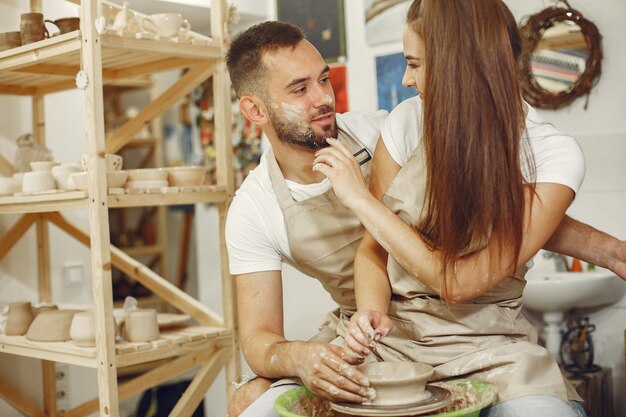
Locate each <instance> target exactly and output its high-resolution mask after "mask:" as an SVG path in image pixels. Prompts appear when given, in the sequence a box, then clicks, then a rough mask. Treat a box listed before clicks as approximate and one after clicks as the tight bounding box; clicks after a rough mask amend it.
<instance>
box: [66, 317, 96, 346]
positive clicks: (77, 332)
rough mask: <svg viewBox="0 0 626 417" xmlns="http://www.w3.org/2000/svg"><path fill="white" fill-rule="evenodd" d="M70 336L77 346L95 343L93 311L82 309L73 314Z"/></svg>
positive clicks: (93, 344)
mask: <svg viewBox="0 0 626 417" xmlns="http://www.w3.org/2000/svg"><path fill="white" fill-rule="evenodd" d="M70 337H71V338H72V340H73V341H74V342H75V343H76V344H77V345H78V346H85V347H88V346H95V345H96V332H95V326H94V320H93V311H82V312H80V313H76V314H74V318H73V319H72V324H71V325H70Z"/></svg>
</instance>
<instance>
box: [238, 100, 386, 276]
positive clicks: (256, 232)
mask: <svg viewBox="0 0 626 417" xmlns="http://www.w3.org/2000/svg"><path fill="white" fill-rule="evenodd" d="M387 115H388V113H387V112H386V111H384V110H379V111H377V112H374V113H371V112H349V113H344V114H338V115H337V126H338V127H339V128H341V129H343V130H344V131H345V132H346V133H348V134H349V135H350V136H352V138H354V139H355V140H356V141H357V142H359V143H360V144H361V145H363V146H364V147H365V148H367V150H368V151H369V152H370V154H373V153H374V148H375V147H376V142H377V140H378V137H379V134H380V126H381V125H382V123H383V121H384V120H385V119H386V118H387ZM287 187H288V188H289V190H290V191H291V195H292V196H293V198H294V200H296V201H304V200H306V199H308V198H311V197H315V196H318V195H320V194H323V193H325V192H326V191H328V190H329V189H330V188H331V185H330V181H329V180H328V179H325V180H324V181H322V182H319V183H316V184H307V185H303V184H298V183H296V182H293V181H287ZM226 244H227V247H228V257H229V264H230V272H231V274H233V275H240V274H249V273H253V272H261V271H274V270H281V269H282V264H283V262H286V263H289V264H291V265H293V264H294V261H293V258H292V257H291V252H290V250H289V244H288V241H287V232H286V229H285V223H284V219H283V213H282V211H281V210H280V206H279V205H278V200H277V199H276V194H275V193H274V188H273V187H272V181H271V180H270V176H269V170H268V163H267V151H266V152H264V153H263V155H262V156H261V161H260V163H259V166H258V167H256V168H255V169H254V170H252V171H251V172H250V174H249V175H248V177H247V178H246V179H245V181H244V182H243V184H241V187H240V188H239V190H237V192H236V193H235V198H234V199H233V201H232V204H231V206H230V209H229V210H228V217H227V219H226Z"/></svg>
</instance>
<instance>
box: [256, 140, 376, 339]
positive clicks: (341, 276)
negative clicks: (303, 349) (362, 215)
mask: <svg viewBox="0 0 626 417" xmlns="http://www.w3.org/2000/svg"><path fill="white" fill-rule="evenodd" d="M338 140H339V141H340V142H341V143H342V144H343V145H345V146H346V147H347V148H348V149H349V150H350V152H352V153H353V154H354V153H356V152H358V151H360V150H361V149H363V146H361V145H360V144H359V143H357V142H356V141H355V140H354V139H353V138H352V137H350V136H349V135H348V134H347V133H346V132H344V131H343V130H341V129H339V134H338ZM268 163H269V174H270V179H271V181H272V186H273V188H274V192H275V193H276V197H277V199H278V204H279V206H280V209H281V210H282V212H283V217H284V222H285V229H286V231H287V240H288V243H289V250H290V251H291V256H292V258H293V259H294V261H295V265H294V266H295V267H296V268H297V269H298V270H300V271H301V272H303V273H305V274H307V275H309V276H311V277H313V278H316V279H317V280H319V281H320V283H321V284H322V286H323V287H324V289H325V290H326V291H327V292H328V293H329V294H330V296H331V297H332V299H333V300H334V301H335V302H336V303H337V305H338V306H339V309H338V310H336V311H334V312H332V313H330V314H329V315H328V317H327V321H326V322H325V323H324V324H323V325H322V326H321V327H320V333H319V334H318V335H316V337H315V338H314V339H312V340H314V341H319V342H325V343H329V342H331V341H332V340H333V339H335V337H336V333H335V329H336V327H337V323H338V321H339V317H342V318H346V319H349V317H351V316H352V314H353V313H354V312H355V311H356V301H355V297H354V281H353V271H354V268H353V265H354V257H355V255H356V250H357V248H358V246H359V243H360V242H361V238H362V237H363V232H364V228H363V225H362V224H361V222H360V221H359V219H358V218H357V217H356V216H355V215H354V213H353V212H352V211H351V210H349V209H347V208H346V207H344V206H343V205H342V204H341V203H340V202H339V200H338V199H337V196H336V195H335V193H334V191H333V190H332V188H331V189H330V190H328V191H327V192H325V193H324V194H321V195H318V196H315V197H312V198H309V199H307V200H304V201H302V202H297V201H295V200H294V199H293V197H292V196H291V192H290V191H289V188H288V187H287V183H286V181H285V178H284V177H283V174H282V172H281V170H280V167H279V166H278V163H277V162H276V158H275V157H274V154H273V153H272V150H271V149H270V151H269V154H268ZM370 167H371V161H368V162H365V163H364V164H363V165H361V172H362V173H363V176H364V177H365V179H366V181H369V173H370Z"/></svg>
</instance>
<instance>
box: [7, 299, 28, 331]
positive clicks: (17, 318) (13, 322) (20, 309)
mask: <svg viewBox="0 0 626 417" xmlns="http://www.w3.org/2000/svg"><path fill="white" fill-rule="evenodd" d="M32 322H33V311H32V309H31V305H30V302H29V301H22V302H17V303H11V304H9V314H8V316H7V326H6V328H5V333H6V334H7V336H21V335H23V334H25V333H26V332H27V331H28V328H29V327H30V324H31V323H32Z"/></svg>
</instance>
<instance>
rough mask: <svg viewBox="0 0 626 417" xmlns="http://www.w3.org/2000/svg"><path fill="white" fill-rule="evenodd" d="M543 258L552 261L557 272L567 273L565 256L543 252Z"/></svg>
mask: <svg viewBox="0 0 626 417" xmlns="http://www.w3.org/2000/svg"><path fill="white" fill-rule="evenodd" d="M543 257H544V258H545V259H554V263H555V264H556V271H557V272H568V271H569V267H568V266H567V258H566V257H565V255H561V254H560V253H554V252H548V251H545V252H544V253H543Z"/></svg>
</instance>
